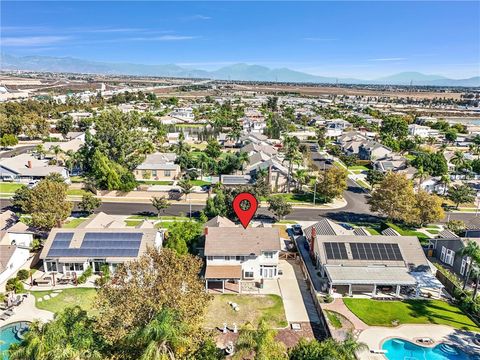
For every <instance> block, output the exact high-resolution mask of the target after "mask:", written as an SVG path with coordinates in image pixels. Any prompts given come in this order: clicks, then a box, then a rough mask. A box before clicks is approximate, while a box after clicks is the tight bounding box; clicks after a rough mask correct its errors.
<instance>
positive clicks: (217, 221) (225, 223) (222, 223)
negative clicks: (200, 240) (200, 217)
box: [205, 215, 237, 227]
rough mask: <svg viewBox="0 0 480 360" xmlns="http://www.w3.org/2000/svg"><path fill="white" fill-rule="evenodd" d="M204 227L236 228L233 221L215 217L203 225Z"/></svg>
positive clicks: (218, 216)
mask: <svg viewBox="0 0 480 360" xmlns="http://www.w3.org/2000/svg"><path fill="white" fill-rule="evenodd" d="M205 227H237V225H235V223H234V222H233V221H231V220H230V219H227V218H226V217H223V216H220V215H217V216H215V217H214V218H212V219H210V220H208V221H207V222H206V223H205Z"/></svg>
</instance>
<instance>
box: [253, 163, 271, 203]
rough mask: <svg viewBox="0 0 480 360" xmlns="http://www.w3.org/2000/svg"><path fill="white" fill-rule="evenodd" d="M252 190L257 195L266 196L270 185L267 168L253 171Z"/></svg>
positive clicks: (269, 190)
mask: <svg viewBox="0 0 480 360" xmlns="http://www.w3.org/2000/svg"><path fill="white" fill-rule="evenodd" d="M254 191H255V194H256V195H257V196H260V197H261V196H263V197H267V196H269V195H270V192H271V186H270V181H269V176H268V170H267V169H260V170H259V171H257V172H256V173H255V185H254Z"/></svg>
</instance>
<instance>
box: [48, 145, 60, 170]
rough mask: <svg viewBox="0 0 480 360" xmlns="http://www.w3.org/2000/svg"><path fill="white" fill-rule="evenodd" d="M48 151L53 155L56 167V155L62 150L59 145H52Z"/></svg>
mask: <svg viewBox="0 0 480 360" xmlns="http://www.w3.org/2000/svg"><path fill="white" fill-rule="evenodd" d="M50 151H51V152H53V154H54V155H55V162H56V163H57V165H58V155H60V154H61V153H62V152H63V150H62V148H61V147H60V146H59V145H53V146H52V147H51V148H50Z"/></svg>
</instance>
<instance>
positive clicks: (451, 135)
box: [445, 129, 457, 143]
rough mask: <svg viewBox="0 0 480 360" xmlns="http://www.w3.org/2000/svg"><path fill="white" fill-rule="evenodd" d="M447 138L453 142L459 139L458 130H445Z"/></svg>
mask: <svg viewBox="0 0 480 360" xmlns="http://www.w3.org/2000/svg"><path fill="white" fill-rule="evenodd" d="M445 140H447V141H449V142H452V143H453V142H454V141H455V140H457V130H455V129H448V130H447V131H445Z"/></svg>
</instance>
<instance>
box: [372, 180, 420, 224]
mask: <svg viewBox="0 0 480 360" xmlns="http://www.w3.org/2000/svg"><path fill="white" fill-rule="evenodd" d="M368 203H369V204H370V210H371V211H373V212H379V213H381V214H384V215H386V216H387V217H388V219H389V220H397V221H405V222H406V223H411V222H412V214H414V212H413V206H414V204H415V193H414V191H413V186H412V183H411V182H410V181H409V180H408V179H407V178H406V177H405V175H404V174H399V173H388V174H386V175H385V178H384V179H383V180H382V182H380V183H379V186H378V187H377V188H375V189H374V190H373V191H372V195H371V197H370V199H369V200H368Z"/></svg>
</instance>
